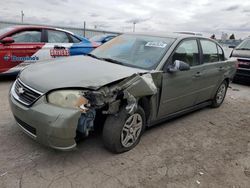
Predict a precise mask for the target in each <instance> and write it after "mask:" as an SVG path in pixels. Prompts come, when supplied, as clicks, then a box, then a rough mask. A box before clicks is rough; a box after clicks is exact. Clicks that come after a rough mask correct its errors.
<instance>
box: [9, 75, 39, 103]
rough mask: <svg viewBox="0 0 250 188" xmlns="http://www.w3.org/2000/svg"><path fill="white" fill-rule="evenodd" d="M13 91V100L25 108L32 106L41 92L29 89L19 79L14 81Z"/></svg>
mask: <svg viewBox="0 0 250 188" xmlns="http://www.w3.org/2000/svg"><path fill="white" fill-rule="evenodd" d="M13 89H14V92H15V94H14V95H13V96H14V98H15V99H16V100H17V101H19V102H21V103H22V104H24V105H26V106H30V105H32V104H33V103H34V102H35V101H36V100H37V99H38V98H39V97H40V96H41V95H42V93H41V92H39V91H36V90H34V89H32V88H30V87H29V86H27V85H26V84H24V83H23V82H22V81H21V80H20V79H17V80H16V82H15V84H14V86H13Z"/></svg>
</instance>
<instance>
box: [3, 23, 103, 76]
mask: <svg viewBox="0 0 250 188" xmlns="http://www.w3.org/2000/svg"><path fill="white" fill-rule="evenodd" d="M98 46H99V44H97V43H94V42H90V41H89V40H88V39H86V38H84V37H80V36H77V35H75V34H73V33H71V32H69V31H66V30H62V29H57V28H51V27H43V26H13V27H9V28H4V29H0V75H2V74H17V73H18V72H19V71H20V70H22V69H23V68H24V67H25V66H27V65H29V64H32V63H36V62H41V61H44V60H49V59H53V58H58V57H65V56H70V55H82V54H83V55H85V54H88V53H89V52H91V51H92V50H93V49H94V48H96V47H98Z"/></svg>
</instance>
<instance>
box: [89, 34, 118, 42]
mask: <svg viewBox="0 0 250 188" xmlns="http://www.w3.org/2000/svg"><path fill="white" fill-rule="evenodd" d="M117 36H118V35H117V34H104V35H96V36H94V37H92V38H90V39H89V40H90V41H91V42H97V43H100V44H104V43H105V42H108V41H110V40H111V39H113V38H115V37H117Z"/></svg>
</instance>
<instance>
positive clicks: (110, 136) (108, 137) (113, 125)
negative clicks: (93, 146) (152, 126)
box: [103, 106, 145, 153]
mask: <svg viewBox="0 0 250 188" xmlns="http://www.w3.org/2000/svg"><path fill="white" fill-rule="evenodd" d="M132 120H136V122H137V123H136V124H135V123H133V121H132ZM140 122H141V123H140ZM135 125H137V126H135ZM144 130H145V112H144V110H143V109H142V108H141V107H140V106H138V109H137V110H136V112H135V113H134V114H132V115H130V114H128V113H127V112H126V110H125V108H124V107H123V108H122V109H121V110H120V112H119V113H118V114H117V115H109V116H108V117H107V119H106V121H105V123H104V127H103V142H104V146H105V147H106V148H107V149H108V150H109V151H111V152H113V153H123V152H126V151H129V150H131V149H132V148H134V147H135V146H136V145H137V144H138V143H139V142H140V138H141V135H142V134H143V132H144ZM125 138H127V139H125ZM126 141H127V142H126Z"/></svg>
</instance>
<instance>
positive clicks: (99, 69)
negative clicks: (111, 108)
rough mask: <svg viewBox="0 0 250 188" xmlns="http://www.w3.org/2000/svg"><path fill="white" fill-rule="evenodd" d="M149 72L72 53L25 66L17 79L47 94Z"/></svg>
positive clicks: (94, 85)
mask: <svg viewBox="0 0 250 188" xmlns="http://www.w3.org/2000/svg"><path fill="white" fill-rule="evenodd" d="M144 72H148V71H146V70H142V69H136V68H132V67H126V66H122V65H118V64H114V63H110V62H106V61H101V60H97V59H95V58H92V57H88V56H71V57H67V58H61V59H57V60H54V61H49V62H45V63H37V64H34V65H31V66H29V67H27V68H25V69H24V70H23V71H22V72H21V74H20V76H19V78H20V79H21V80H22V81H23V82H24V83H25V84H26V85H28V86H30V87H31V88H34V89H36V90H38V91H40V92H43V93H46V92H48V91H50V90H53V89H58V88H68V87H82V88H89V89H94V90H96V89H98V88H100V87H102V86H104V85H107V84H109V83H112V82H115V81H118V80H121V79H124V78H126V77H129V76H131V75H132V74H135V73H144Z"/></svg>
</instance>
